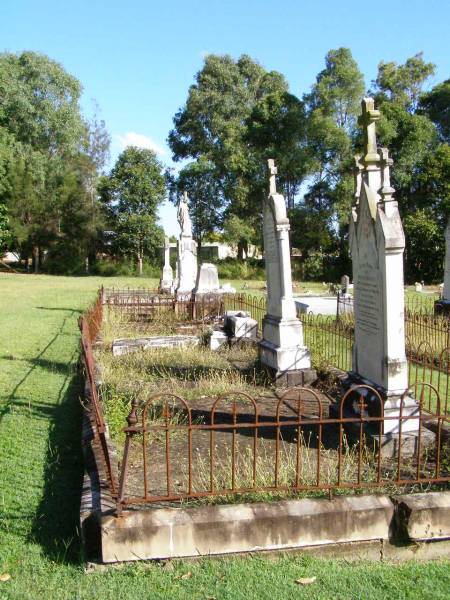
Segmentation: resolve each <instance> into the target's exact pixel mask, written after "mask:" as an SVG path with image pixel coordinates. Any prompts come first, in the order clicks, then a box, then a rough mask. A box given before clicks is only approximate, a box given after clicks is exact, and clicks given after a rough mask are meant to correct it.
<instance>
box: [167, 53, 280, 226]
mask: <svg viewBox="0 0 450 600" xmlns="http://www.w3.org/2000/svg"><path fill="white" fill-rule="evenodd" d="M287 91H288V85H287V82H286V80H285V79H284V77H283V76H282V75H281V74H280V73H278V72H276V71H271V72H268V71H266V70H265V69H264V68H263V67H262V66H261V65H259V64H258V63H257V62H255V61H254V60H252V59H251V58H250V57H249V56H246V55H243V56H241V57H240V58H239V59H238V60H237V61H235V60H233V59H232V58H231V57H230V56H228V55H225V56H217V55H209V56H207V57H206V59H205V64H204V66H203V68H202V70H201V71H199V72H198V73H197V75H196V78H195V83H194V84H193V85H191V87H190V88H189V93H188V98H187V101H186V105H185V106H184V107H183V108H182V109H180V110H179V111H178V113H177V114H176V115H175V117H174V128H173V130H172V131H171V132H170V133H169V138H168V141H169V145H170V147H171V149H172V153H173V158H174V160H181V159H183V158H194V159H197V158H199V157H204V158H205V159H206V160H208V161H209V162H210V163H211V164H212V165H213V166H214V170H215V173H216V175H215V176H216V177H217V181H218V185H219V186H220V191H221V197H222V198H223V199H224V201H225V202H226V204H227V205H229V206H228V212H229V213H231V214H235V215H237V216H239V217H240V218H242V219H247V220H248V221H250V222H251V223H252V225H253V226H254V228H255V229H259V225H260V220H261V219H260V215H261V190H262V189H263V188H262V186H263V181H264V178H265V177H266V174H265V164H264V163H262V162H261V152H260V150H259V151H258V152H256V153H255V151H254V146H250V147H249V138H248V133H249V123H250V121H251V119H252V113H253V110H254V109H255V107H256V106H257V105H258V103H260V102H262V101H263V100H264V98H265V97H267V96H269V95H274V94H275V95H277V94H278V95H281V96H279V97H282V95H283V94H284V93H285V92H287ZM274 97H275V96H274ZM263 112H264V111H263ZM254 118H255V119H256V118H257V115H254ZM267 158H268V156H267V155H266V156H265V157H264V160H266V159H267ZM222 208H224V207H222Z"/></svg>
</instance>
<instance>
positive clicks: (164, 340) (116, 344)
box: [112, 335, 200, 356]
mask: <svg viewBox="0 0 450 600" xmlns="http://www.w3.org/2000/svg"><path fill="white" fill-rule="evenodd" d="M199 343H200V339H199V338H198V337H197V336H196V335H158V336H154V337H145V338H122V339H117V340H114V341H113V343H112V353H113V356H122V355H124V354H130V353H131V352H141V351H143V350H149V349H150V348H180V347H182V346H198V344H199Z"/></svg>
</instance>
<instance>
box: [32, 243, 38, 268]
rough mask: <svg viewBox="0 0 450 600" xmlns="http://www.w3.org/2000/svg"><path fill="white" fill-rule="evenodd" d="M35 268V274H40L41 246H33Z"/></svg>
mask: <svg viewBox="0 0 450 600" xmlns="http://www.w3.org/2000/svg"><path fill="white" fill-rule="evenodd" d="M33 267H34V273H35V274H36V273H39V246H33Z"/></svg>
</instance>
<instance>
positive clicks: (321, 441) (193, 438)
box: [118, 384, 450, 513]
mask: <svg viewBox="0 0 450 600" xmlns="http://www.w3.org/2000/svg"><path fill="white" fill-rule="evenodd" d="M418 387H420V386H418ZM422 387H423V388H424V387H428V384H423V385H422ZM368 393H370V395H371V397H372V402H374V401H375V403H377V404H378V408H377V410H375V413H377V414H376V415H375V416H374V415H373V414H372V413H371V414H368V411H367V404H366V398H367V394H368ZM434 393H435V394H436V398H437V403H436V406H437V410H436V411H435V412H434V414H432V415H430V414H429V413H427V412H425V411H424V410H423V408H422V397H423V393H422V392H418V397H419V406H418V409H417V411H416V412H415V413H414V414H413V415H411V414H406V413H405V412H404V409H403V402H404V398H402V399H401V401H400V410H399V415H398V416H386V415H384V414H383V401H382V399H381V397H380V396H379V394H378V392H377V391H376V390H375V389H374V388H371V387H369V386H357V387H356V388H353V389H351V390H349V391H348V392H347V393H346V394H345V395H344V396H343V397H342V399H341V401H340V403H339V404H338V406H337V414H336V415H335V416H330V415H329V414H328V408H329V407H328V406H325V405H324V403H323V400H322V399H321V398H320V397H319V395H318V394H317V393H316V392H315V391H313V390H311V389H309V388H291V389H289V390H287V391H286V392H285V394H284V395H283V396H282V397H281V398H280V399H279V400H278V401H277V402H274V410H273V411H272V413H271V414H270V415H267V414H261V411H260V407H259V402H258V400H255V399H254V398H252V397H251V396H249V395H248V394H244V393H239V392H238V393H229V394H225V395H222V396H220V397H218V398H217V399H216V400H214V401H213V400H212V401H211V405H210V407H209V409H208V410H204V411H203V415H202V417H199V415H198V414H196V413H195V410H194V409H193V408H192V407H191V405H190V403H188V402H187V401H186V400H184V399H183V398H181V397H180V396H176V395H173V394H161V395H157V396H153V397H151V398H150V399H149V400H148V401H147V402H146V403H145V404H144V405H143V406H139V405H138V404H137V403H134V404H133V406H132V409H131V412H130V414H129V416H128V427H126V428H125V429H124V432H125V433H126V441H125V448H124V454H123V460H122V468H121V473H120V483H119V495H118V511H119V513H120V511H121V510H122V509H123V508H125V507H127V506H130V505H138V504H153V503H158V502H167V501H174V502H177V501H182V500H193V499H201V498H208V497H220V496H222V497H223V496H225V497H228V498H229V497H230V496H236V495H238V496H244V497H245V495H246V494H263V495H262V496H257V497H258V498H264V494H270V493H286V492H287V493H291V492H292V493H294V492H317V491H320V490H322V491H323V490H328V491H333V490H339V489H372V488H382V487H387V488H388V487H390V486H392V484H394V485H396V486H411V485H414V484H416V485H424V486H429V485H432V484H443V483H444V484H445V483H446V482H449V481H450V471H449V467H450V463H449V460H450V453H449V450H450V448H449V441H448V432H449V422H450V418H449V417H448V416H447V417H446V416H445V415H443V414H441V413H440V410H439V394H438V392H437V390H434ZM407 394H408V391H406V392H405V394H404V397H406V396H407ZM355 395H356V397H357V401H356V406H357V411H356V413H354V414H352V415H351V416H350V415H349V414H348V411H347V408H346V407H348V403H349V400H350V397H351V396H352V397H353V399H354V398H355ZM353 403H354V401H353ZM314 404H315V410H310V411H305V410H304V406H305V405H309V406H310V407H311V406H312V405H314ZM156 409H157V410H156ZM307 412H309V414H306V413H307ZM156 413H157V414H158V415H159V418H157V419H155V418H154V415H155V414H156ZM392 420H395V424H396V426H397V439H396V442H395V443H392V444H391V446H389V442H388V438H387V436H385V435H384V433H383V427H384V426H385V424H386V423H388V422H389V421H392ZM413 423H414V424H415V426H414V427H413V426H412V424H413ZM411 429H415V430H416V435H415V438H414V447H413V448H411V447H410V448H409V450H407V443H409V441H410V439H411V438H410V436H409V435H408V432H409V431H410V430H411Z"/></svg>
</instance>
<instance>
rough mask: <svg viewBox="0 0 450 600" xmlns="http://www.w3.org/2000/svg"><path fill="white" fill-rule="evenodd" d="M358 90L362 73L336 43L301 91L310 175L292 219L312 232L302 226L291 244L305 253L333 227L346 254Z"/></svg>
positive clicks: (326, 241)
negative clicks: (309, 87)
mask: <svg viewBox="0 0 450 600" xmlns="http://www.w3.org/2000/svg"><path fill="white" fill-rule="evenodd" d="M363 92H364V80H363V76H362V74H361V72H360V71H359V68H358V65H357V63H356V61H355V60H354V59H353V57H352V54H351V52H350V50H349V49H348V48H338V49H336V50H330V51H329V52H328V54H327V55H326V57H325V69H323V70H322V71H321V72H320V73H319V74H318V76H317V78H316V83H315V84H314V85H313V87H312V90H311V92H310V93H309V94H305V96H304V101H305V103H306V106H307V147H308V153H309V155H310V160H311V175H310V178H309V185H308V190H307V193H306V194H305V196H304V199H303V202H301V203H300V207H299V213H298V215H297V218H298V219H300V220H303V221H309V222H310V223H313V224H314V226H313V228H312V230H313V231H312V232H311V228H310V227H309V228H308V230H309V231H310V235H308V234H307V235H306V236H305V235H304V234H305V230H301V233H300V234H299V235H297V237H296V239H295V244H294V245H295V247H297V248H299V249H301V250H302V252H304V253H305V254H306V255H307V254H308V252H311V251H317V252H321V251H322V250H323V249H324V245H328V246H329V245H330V243H331V241H332V239H333V238H336V235H335V234H334V233H333V232H336V230H337V234H338V236H339V240H340V242H339V248H340V249H341V253H343V254H345V249H344V240H345V236H346V232H347V229H346V224H347V222H348V214H349V210H350V205H351V195H349V194H348V191H349V187H350V185H349V181H350V180H351V164H352V162H351V159H352V155H353V139H354V136H355V127H356V117H357V115H358V114H359V105H360V100H361V96H362V95H363ZM294 218H295V216H294ZM336 225H337V226H338V228H336ZM335 242H336V243H337V240H336V239H335Z"/></svg>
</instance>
